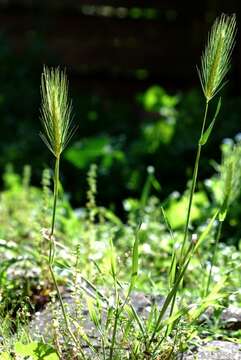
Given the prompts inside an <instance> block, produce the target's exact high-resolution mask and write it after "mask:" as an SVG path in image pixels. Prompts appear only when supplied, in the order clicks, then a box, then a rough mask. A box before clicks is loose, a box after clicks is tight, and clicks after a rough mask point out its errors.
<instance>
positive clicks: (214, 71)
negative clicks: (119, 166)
mask: <svg viewBox="0 0 241 360" xmlns="http://www.w3.org/2000/svg"><path fill="white" fill-rule="evenodd" d="M235 34H236V17H235V15H232V16H227V15H225V14H222V15H221V16H220V17H219V18H217V19H216V21H215V22H214V24H213V26H212V28H211V31H210V34H209V36H208V42H207V45H206V48H205V50H204V53H203V55H202V58H201V69H198V75H199V78H200V82H201V86H202V90H203V94H204V97H205V110H204V116H203V121H202V127H201V133H200V138H199V141H198V146H197V154H196V159H195V164H194V170H193V176H192V181H191V188H190V195H189V201H188V209H187V216H186V222H185V228H184V235H183V241H182V244H181V250H180V258H179V260H177V255H176V251H175V250H173V257H172V264H171V268H170V272H169V277H170V279H171V290H170V291H169V293H168V295H167V297H166V300H165V302H164V304H163V306H162V308H161V310H160V313H159V316H158V318H157V321H156V324H155V326H154V329H153V331H152V334H151V337H150V340H149V342H148V344H147V349H148V351H149V350H150V346H151V344H152V343H153V342H154V340H155V339H156V335H157V334H156V333H158V332H159V331H160V329H161V324H162V320H163V317H164V315H165V312H166V311H167V309H168V306H169V305H170V306H171V309H170V317H171V316H172V314H173V311H174V307H175V302H176V296H177V292H178V290H179V287H180V284H181V283H182V281H183V278H184V275H185V272H186V270H187V267H188V265H189V263H190V260H191V258H192V256H193V254H194V252H195V251H196V250H197V247H198V246H199V244H200V242H201V241H203V239H204V237H205V236H207V233H208V232H209V231H210V227H211V225H213V223H214V221H215V219H216V217H217V213H216V214H215V216H214V217H213V219H212V220H211V222H210V225H209V226H208V228H207V229H206V231H205V232H204V234H202V235H201V237H200V238H199V239H198V240H197V241H195V242H191V241H190V242H189V244H188V246H186V245H187V244H186V243H187V238H188V236H189V226H190V219H191V212H192V204H193V197H194V193H195V189H196V184H197V178H198V170H199V161H200V156H201V150H202V147H203V146H204V145H205V144H206V143H207V141H208V139H209V136H210V134H211V132H212V130H213V127H214V124H215V121H216V118H217V116H218V113H219V111H220V107H221V98H219V101H218V103H217V108H216V112H215V114H214V117H213V119H212V121H210V122H209V124H207V118H208V110H209V104H210V102H211V100H213V99H214V97H215V96H216V95H217V94H218V93H219V91H220V90H221V89H222V88H223V86H224V85H225V84H226V81H225V76H226V74H227V72H228V70H229V69H230V61H231V55H232V51H233V47H234V42H235ZM176 324H177V321H173V322H171V324H170V325H169V326H167V328H166V332H165V335H164V336H163V337H162V338H161V340H160V341H159V342H158V343H157V345H156V347H155V349H157V348H158V346H160V345H161V344H162V341H163V340H164V339H165V338H166V336H167V335H168V334H170V333H171V331H172V329H173V328H174V327H175V325H176Z"/></svg>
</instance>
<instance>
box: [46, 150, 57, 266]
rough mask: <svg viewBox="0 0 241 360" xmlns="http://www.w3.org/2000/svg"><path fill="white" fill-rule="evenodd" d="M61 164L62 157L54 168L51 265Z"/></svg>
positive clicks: (50, 247)
mask: <svg viewBox="0 0 241 360" xmlns="http://www.w3.org/2000/svg"><path fill="white" fill-rule="evenodd" d="M59 162H60V157H56V160H55V168H54V201H53V212H52V222H51V231H50V246H49V263H51V264H53V261H54V255H55V240H54V229H55V218H56V208H57V199H58V192H59Z"/></svg>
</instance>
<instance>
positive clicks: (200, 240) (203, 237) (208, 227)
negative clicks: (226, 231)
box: [194, 209, 219, 251]
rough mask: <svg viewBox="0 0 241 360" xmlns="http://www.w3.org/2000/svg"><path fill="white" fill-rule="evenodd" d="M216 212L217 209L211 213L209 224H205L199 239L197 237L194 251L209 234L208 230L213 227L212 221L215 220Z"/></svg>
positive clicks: (217, 212)
mask: <svg viewBox="0 0 241 360" xmlns="http://www.w3.org/2000/svg"><path fill="white" fill-rule="evenodd" d="M218 214H219V209H218V210H217V211H216V212H215V214H214V215H213V217H212V219H211V220H210V222H209V224H208V225H207V227H206V229H205V230H204V231H203V233H202V234H201V236H200V237H199V239H198V241H197V243H196V245H195V248H194V251H196V250H197V248H198V247H199V246H200V245H201V244H202V243H203V241H204V240H205V239H206V237H207V236H208V235H209V233H210V231H211V229H212V227H213V224H214V221H215V220H216V218H217V216H218Z"/></svg>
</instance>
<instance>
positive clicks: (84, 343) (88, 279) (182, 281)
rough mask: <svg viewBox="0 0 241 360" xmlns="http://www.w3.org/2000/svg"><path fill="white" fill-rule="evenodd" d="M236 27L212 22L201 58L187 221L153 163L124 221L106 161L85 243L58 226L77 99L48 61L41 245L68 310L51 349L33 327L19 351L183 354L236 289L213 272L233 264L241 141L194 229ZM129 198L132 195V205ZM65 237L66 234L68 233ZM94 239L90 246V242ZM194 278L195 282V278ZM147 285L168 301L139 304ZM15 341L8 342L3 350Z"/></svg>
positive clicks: (224, 19) (82, 234) (113, 358)
mask: <svg viewBox="0 0 241 360" xmlns="http://www.w3.org/2000/svg"><path fill="white" fill-rule="evenodd" d="M235 32H236V27H235V16H234V15H233V16H231V17H229V16H226V15H222V16H221V17H220V18H219V19H217V20H216V21H215V23H214V25H213V27H212V29H211V33H210V35H209V39H208V44H207V47H206V50H205V52H204V54H203V57H202V67H201V71H199V75H200V79H201V85H202V88H203V92H204V96H205V100H206V106H205V110H204V117H203V124H202V128H201V132H200V138H199V141H198V143H197V154H196V160H195V164H194V170H193V176H192V179H191V187H190V188H188V189H187V191H186V193H185V199H187V197H188V203H187V205H188V206H187V209H186V213H185V214H184V215H183V219H184V220H183V221H184V229H182V228H177V229H173V227H172V224H171V223H170V221H169V218H168V215H167V214H168V211H169V212H170V208H169V209H168V203H169V201H167V202H166V203H165V204H164V206H163V204H161V203H160V201H159V200H158V199H153V198H152V197H151V196H150V192H151V187H152V186H154V187H156V188H158V189H160V186H159V184H158V182H157V180H156V178H155V175H154V169H152V168H149V172H148V177H147V181H146V186H145V187H144V189H143V194H142V196H141V199H140V200H139V201H136V202H134V206H133V202H132V206H133V209H134V210H132V211H130V215H129V218H128V220H129V221H128V222H127V224H123V223H122V221H121V220H120V219H118V218H117V217H116V216H115V215H114V214H113V213H112V212H111V211H110V210H108V209H104V208H101V207H98V206H97V204H96V193H97V188H96V177H97V167H96V165H92V167H91V169H90V171H89V173H88V179H87V181H88V185H89V190H88V192H87V206H86V210H84V211H83V213H82V222H81V217H79V218H78V215H77V214H74V215H73V217H71V219H70V220H71V222H70V224H71V226H73V224H75V226H76V229H77V230H76V233H79V236H78V237H77V241H76V242H74V241H73V244H72V248H71V246H67V245H69V244H68V243H67V240H66V242H65V240H64V243H62V242H61V241H59V240H60V238H59V237H58V235H59V228H58V227H57V226H56V224H58V226H60V224H61V221H60V218H59V217H58V215H59V214H58V209H60V208H62V207H63V203H62V201H59V192H60V191H59V190H60V187H59V181H60V180H59V176H60V158H61V156H62V153H63V151H64V149H65V148H66V146H67V144H68V142H69V140H70V138H71V136H72V135H73V127H72V125H71V119H72V106H71V101H70V100H69V97H68V82H67V78H66V75H65V73H64V72H62V71H61V70H60V69H50V70H49V69H48V68H46V67H45V68H44V70H43V75H42V82H41V93H42V108H41V121H42V124H43V133H41V138H42V139H43V141H44V143H45V144H46V146H47V148H48V149H49V150H50V151H51V153H52V154H53V156H54V161H55V166H54V177H53V182H54V191H53V203H52V206H51V205H50V203H49V201H48V198H49V196H50V195H51V194H52V192H51V191H50V188H49V187H50V181H49V180H50V179H49V173H48V172H47V171H46V170H45V172H44V175H43V196H42V209H41V214H42V216H44V217H46V219H45V221H44V222H42V224H44V227H49V228H50V230H49V231H45V233H44V239H43V241H42V242H40V243H39V244H41V247H42V257H41V255H40V258H41V260H43V259H44V262H45V264H46V263H47V268H48V271H49V273H50V278H51V281H50V282H51V283H52V284H51V286H52V289H53V288H54V290H55V293H56V294H57V300H58V304H59V305H60V310H61V311H60V313H57V312H56V311H53V313H54V315H53V319H54V322H53V329H52V330H53V336H52V338H51V340H50V341H52V347H50V348H49V346H46V343H48V342H49V338H48V337H49V335H50V334H49V331H48V330H47V332H46V333H45V334H44V335H43V334H42V338H41V342H36V339H32V338H31V331H30V333H28V334H29V338H28V341H29V343H30V344H23V343H26V342H28V341H26V339H25V340H23V341H22V343H20V344H19V342H17V343H16V344H15V346H14V352H15V355H18V354H19V352H20V353H21V354H25V355H26V356H32V354H33V351H35V350H36V349H37V348H39V346H42V347H43V351H45V352H44V355H43V356H42V358H45V357H44V356H45V355H46V354H48V353H49V354H52V355H53V359H56V358H61V359H103V360H107V359H108V360H118V359H126V360H127V359H139V360H147V359H153V360H154V359H164V360H167V359H174V358H175V357H176V355H177V353H178V352H183V351H185V350H186V349H187V346H188V345H187V344H188V343H189V342H190V341H191V340H193V339H195V341H198V336H197V334H198V333H200V334H201V333H202V329H201V327H200V324H199V320H200V315H201V314H203V313H204V312H205V310H206V309H207V308H208V307H210V306H212V307H217V308H218V307H220V306H221V305H220V303H221V299H224V298H227V297H228V290H227V286H226V284H227V280H228V275H229V274H228V273H227V272H226V273H225V272H223V273H222V274H221V275H220V277H219V279H218V281H216V280H215V279H213V267H214V265H217V264H218V263H220V262H224V257H223V255H222V254H220V253H219V251H218V250H219V248H220V244H219V240H220V237H221V233H222V224H223V222H224V220H225V218H226V216H227V213H228V211H229V209H230V205H231V204H232V203H234V202H235V201H236V200H237V198H238V196H239V190H240V189H239V186H240V180H241V175H240V161H241V160H240V159H241V152H240V145H239V144H238V145H236V146H234V147H233V148H232V149H231V150H230V151H229V152H228V153H224V158H223V162H222V165H221V168H220V169H221V170H220V172H221V177H220V178H219V180H218V181H219V185H220V189H221V197H219V201H217V202H216V203H214V204H213V203H211V201H210V200H209V197H208V196H203V197H202V196H201V199H202V201H203V204H201V205H202V206H200V207H201V210H200V211H203V212H204V219H205V222H203V218H201V219H200V223H199V224H196V228H195V232H194V230H193V228H192V227H191V225H192V224H191V222H192V211H193V208H194V206H197V205H196V203H195V201H194V199H195V195H197V194H196V193H195V192H196V186H197V180H198V170H199V162H200V156H201V149H202V147H203V146H204V145H205V144H206V143H207V141H208V139H209V137H210V135H211V133H212V131H213V127H214V124H215V121H216V119H217V116H218V113H219V111H220V108H221V100H219V101H218V103H217V109H216V112H215V114H214V116H213V119H212V120H211V121H210V122H209V124H207V123H208V115H209V112H208V104H209V102H210V101H211V100H212V99H213V98H214V97H215V95H216V94H217V93H218V91H220V90H221V88H222V86H223V85H224V82H223V80H224V77H225V75H226V74H227V71H228V69H229V67H230V60H231V53H232V49H233V45H234V36H235ZM25 173H26V174H25V181H24V182H23V184H22V187H23V189H24V191H25V197H27V196H28V192H29V176H30V175H29V171H26V172H25ZM169 200H170V199H169ZM185 201H186V200H185ZM185 201H184V202H181V201H180V203H181V204H182V206H183V204H186V202H185ZM170 203H171V201H170ZM126 204H127V203H126ZM130 204H131V201H130V199H129V207H130ZM184 207H185V206H184ZM66 208H68V205H67V206H66ZM166 208H167V209H166ZM166 210H168V211H166ZM175 215H177V214H175ZM73 219H75V220H76V219H77V221H76V222H75V221H74V220H73ZM65 225H66V222H65ZM65 229H68V227H67V226H66V227H65ZM39 232H40V231H39ZM86 232H88V234H86ZM62 235H66V237H67V236H68V232H67V231H66V234H62ZM62 238H63V239H64V238H65V236H63V237H62ZM210 238H211V239H214V249H212V251H213V255H212V258H211V266H210V267H209V269H206V268H205V266H203V264H207V263H208V261H209V260H210V259H209V256H208V255H207V254H206V252H207V251H210V241H209V239H210ZM84 239H87V244H84V243H83V242H84ZM45 240H46V241H47V243H48V245H49V249H48V250H49V254H48V256H46V254H45V250H46V248H45V247H44V241H45ZM5 245H6V243H5ZM85 245H86V249H87V251H86V252H85V251H84V250H83V248H84V246H85ZM101 246H102V249H101ZM165 246H166V247H165ZM118 250H119V251H120V250H123V254H120V255H119V251H118ZM163 250H165V251H163ZM143 253H145V256H143ZM96 254H97V255H98V256H97V257H96ZM82 257H85V260H83V259H82ZM220 258H221V260H220ZM141 262H142V266H140V265H141ZM83 265H84V266H83ZM235 265H236V262H235ZM43 268H44V266H43V265H42V270H43ZM189 269H191V271H188V270H189ZM61 271H62V273H63V272H64V273H65V274H66V273H67V274H68V275H67V280H66V283H65V284H64V285H63V283H61V285H63V286H65V287H67V289H68V290H69V294H70V298H71V299H72V300H73V301H74V302H73V301H72V300H70V301H69V303H68V302H67V301H66V302H65V300H64V298H63V296H62V292H61V288H60V286H59V282H58V281H59V280H60V278H61ZM230 271H231V269H229V272H230ZM2 274H4V276H5V279H6V271H5V272H4V271H2ZM0 279H1V278H0ZM2 281H3V276H2ZM189 282H190V283H191V284H190V285H187V284H188V283H189ZM166 284H168V285H166ZM199 284H202V285H201V286H198V285H199ZM51 286H50V288H51ZM144 286H146V287H144ZM143 287H144V288H145V289H146V288H147V289H148V290H149V292H152V293H157V294H160V293H161V294H162V295H163V299H162V301H161V302H160V303H157V301H156V302H154V303H152V304H151V305H150V307H149V311H147V313H146V314H143V312H141V311H139V310H137V308H136V307H135V304H134V303H133V298H134V295H135V289H141V288H142V289H143ZM188 292H189V293H190V292H191V294H187V293H188ZM71 301H72V302H71ZM73 304H74V305H73ZM73 306H74V309H73ZM55 310H56V308H55ZM84 317H87V318H88V320H89V321H90V323H91V326H92V327H91V331H92V332H91V331H89V330H88V329H85V325H84V324H85V320H86V318H84ZM5 327H6V329H7V325H6V326H5ZM30 329H31V328H30ZM34 335H36V334H34ZM33 337H34V336H33ZM29 345H31V346H30V347H29ZM43 345H44V346H43ZM11 346H12V345H8V344H6V346H5V349H4V350H6V349H8V348H10V347H11ZM53 347H54V349H53ZM5 352H6V351H5ZM9 356H10V355H9ZM10 358H11V357H10Z"/></svg>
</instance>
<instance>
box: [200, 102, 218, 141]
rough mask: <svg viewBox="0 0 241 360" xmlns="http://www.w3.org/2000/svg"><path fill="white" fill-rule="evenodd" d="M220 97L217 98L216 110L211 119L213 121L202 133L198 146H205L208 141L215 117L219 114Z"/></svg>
mask: <svg viewBox="0 0 241 360" xmlns="http://www.w3.org/2000/svg"><path fill="white" fill-rule="evenodd" d="M221 103H222V102H221V97H220V98H219V100H218V105H217V109H216V112H215V115H214V117H213V120H212V121H211V123H210V125H209V127H208V128H207V130H206V131H205V132H204V133H203V135H202V137H201V139H200V140H199V145H205V144H206V142H207V141H208V139H209V136H210V134H211V132H212V129H213V127H214V124H215V122H216V119H217V116H218V114H219V111H220V108H221Z"/></svg>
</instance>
